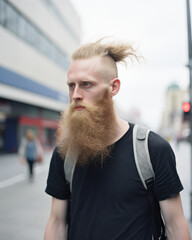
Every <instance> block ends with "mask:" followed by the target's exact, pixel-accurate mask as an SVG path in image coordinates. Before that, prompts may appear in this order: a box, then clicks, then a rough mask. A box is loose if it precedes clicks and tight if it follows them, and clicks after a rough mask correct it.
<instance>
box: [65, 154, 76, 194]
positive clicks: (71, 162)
mask: <svg viewBox="0 0 192 240" xmlns="http://www.w3.org/2000/svg"><path fill="white" fill-rule="evenodd" d="M76 161H77V157H76V156H72V155H71V154H69V151H67V154H66V157H65V161H64V172H65V179H66V180H67V181H68V182H69V184H70V190H71V192H72V181H73V173H74V170H75V165H76Z"/></svg>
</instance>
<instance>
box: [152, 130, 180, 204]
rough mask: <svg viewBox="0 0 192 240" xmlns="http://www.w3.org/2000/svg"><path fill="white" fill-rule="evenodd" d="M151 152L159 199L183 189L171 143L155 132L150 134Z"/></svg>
mask: <svg viewBox="0 0 192 240" xmlns="http://www.w3.org/2000/svg"><path fill="white" fill-rule="evenodd" d="M149 152H150V157H151V162H152V165H153V169H154V172H155V182H154V192H155V195H156V197H157V199H158V200H159V201H161V200H165V199H168V198H171V197H172V196H174V195H176V194H178V193H179V192H180V191H182V190H183V186H182V183H181V181H180V178H179V176H178V173H177V169H176V160H175V154H174V152H173V150H172V148H171V146H170V144H169V143H168V142H167V141H166V140H165V139H163V138H162V137H160V136H159V135H158V134H156V133H154V132H150V134H149Z"/></svg>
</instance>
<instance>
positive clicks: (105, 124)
mask: <svg viewBox="0 0 192 240" xmlns="http://www.w3.org/2000/svg"><path fill="white" fill-rule="evenodd" d="M76 105H78V106H79V105H80V103H77V104H76V103H74V102H73V103H71V104H70V106H69V108H68V110H67V111H66V112H63V113H62V115H61V118H60V121H59V127H58V140H59V142H60V143H59V145H58V151H59V153H60V155H61V157H62V158H63V159H64V158H65V156H66V153H67V151H68V150H70V153H71V154H72V155H73V154H74V155H76V154H77V155H78V159H77V163H79V164H81V165H85V164H87V163H89V162H94V161H101V160H103V159H104V158H105V157H106V156H108V155H109V154H110V151H111V147H110V146H109V145H110V144H111V141H112V139H113V137H114V134H115V132H114V125H113V123H114V120H115V111H114V106H113V101H112V99H111V96H110V94H109V92H108V91H107V90H106V92H105V93H104V96H103V97H102V99H100V100H98V101H97V102H96V103H95V104H94V105H92V106H84V105H82V106H84V107H85V109H83V110H81V111H77V110H75V107H76Z"/></svg>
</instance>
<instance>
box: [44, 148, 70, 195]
mask: <svg viewBox="0 0 192 240" xmlns="http://www.w3.org/2000/svg"><path fill="white" fill-rule="evenodd" d="M63 165H64V160H63V159H62V158H61V156H60V155H59V153H58V151H57V148H55V150H54V152H53V155H52V158H51V162H50V166H49V174H48V178H47V187H46V189H45V192H46V193H47V194H49V195H51V196H52V197H55V198H58V199H61V200H66V199H69V198H70V188H69V184H68V183H67V182H66V180H65V174H64V167H63Z"/></svg>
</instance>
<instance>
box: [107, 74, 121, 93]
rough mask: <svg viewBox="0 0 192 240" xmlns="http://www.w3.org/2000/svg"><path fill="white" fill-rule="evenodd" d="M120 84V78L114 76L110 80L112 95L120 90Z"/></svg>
mask: <svg viewBox="0 0 192 240" xmlns="http://www.w3.org/2000/svg"><path fill="white" fill-rule="evenodd" d="M120 85H121V82H120V80H119V79H118V78H114V79H112V80H111V81H110V93H111V96H112V97H113V96H115V95H116V94H117V93H118V92H119V89H120Z"/></svg>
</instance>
